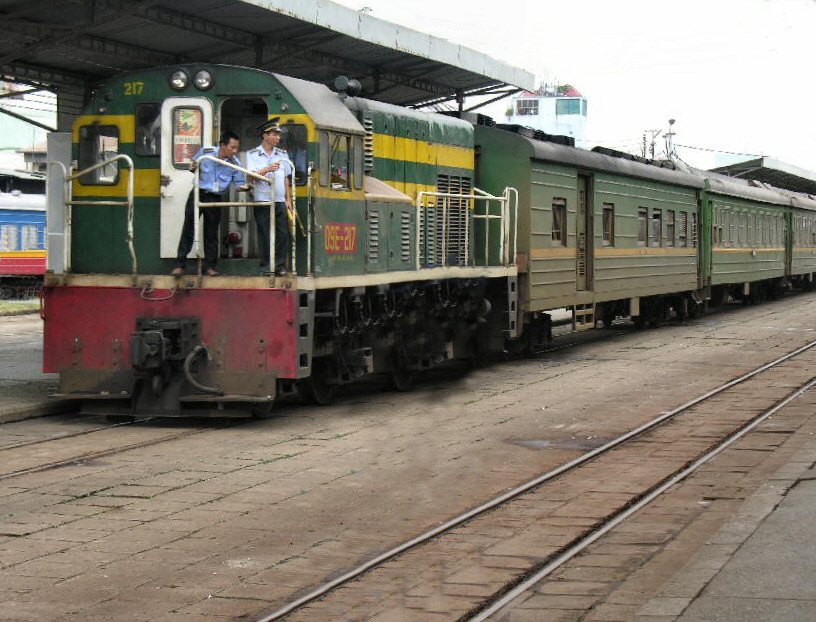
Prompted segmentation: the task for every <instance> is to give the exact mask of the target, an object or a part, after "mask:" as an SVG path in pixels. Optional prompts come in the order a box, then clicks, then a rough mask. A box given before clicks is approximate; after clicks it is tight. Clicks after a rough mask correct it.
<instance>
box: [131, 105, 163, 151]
mask: <svg viewBox="0 0 816 622" xmlns="http://www.w3.org/2000/svg"><path fill="white" fill-rule="evenodd" d="M160 148H161V104H139V105H137V106H136V145H135V150H136V155H140V156H155V155H159V149H160Z"/></svg>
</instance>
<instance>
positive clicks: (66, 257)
mask: <svg viewBox="0 0 816 622" xmlns="http://www.w3.org/2000/svg"><path fill="white" fill-rule="evenodd" d="M119 160H122V161H123V162H124V163H125V164H126V165H127V167H128V180H127V199H126V200H125V201H106V200H90V199H88V200H83V201H75V200H74V198H73V189H72V183H71V182H73V181H74V180H75V179H79V178H80V177H84V176H85V175H87V174H89V173H93V172H94V171H96V170H98V169H100V168H104V167H106V166H108V165H110V164H113V163H114V162H117V161H119ZM55 165H56V166H58V167H59V169H60V170H61V171H62V179H63V183H62V203H63V205H65V212H64V214H63V231H62V234H63V265H64V270H65V272H70V271H71V223H72V218H73V207H74V206H75V205H113V206H117V205H118V206H123V207H127V237H126V242H127V246H128V251H129V252H130V258H131V263H132V271H133V274H136V273H137V271H138V268H139V264H138V261H137V259H136V249H135V248H134V246H133V195H134V192H133V187H134V172H135V169H134V167H133V160H132V159H131V157H130V156H127V155H124V154H120V155H117V156H115V157H113V158H109V159H107V160H103V161H102V162H98V163H96V164H94V165H93V166H89V167H88V168H85V169H82V170H81V171H79V172H77V173H73V174H69V173H68V169H67V167H66V166H65V164H63V163H62V162H49V163H48V170H49V173H50V171H51V167H52V166H55Z"/></svg>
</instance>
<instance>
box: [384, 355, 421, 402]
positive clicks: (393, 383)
mask: <svg viewBox="0 0 816 622" xmlns="http://www.w3.org/2000/svg"><path fill="white" fill-rule="evenodd" d="M415 378H416V372H415V371H414V370H413V369H408V366H407V365H406V364H405V360H404V359H403V357H402V356H401V355H400V353H399V352H394V353H393V354H392V355H391V369H390V370H389V372H388V386H389V387H390V388H391V389H393V390H394V391H399V392H400V393H404V392H405V391H410V390H411V389H413V388H414V380H415Z"/></svg>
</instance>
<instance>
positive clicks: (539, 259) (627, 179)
mask: <svg viewBox="0 0 816 622" xmlns="http://www.w3.org/2000/svg"><path fill="white" fill-rule="evenodd" d="M476 143H477V151H478V154H479V155H478V160H477V183H478V184H479V185H480V186H482V187H484V188H486V189H487V190H490V191H494V192H495V191H496V189H497V186H496V184H497V183H499V182H500V181H501V180H502V179H505V178H506V176H505V175H504V171H511V172H512V177H510V183H511V184H513V185H515V186H516V187H517V188H518V190H519V203H520V206H521V208H520V210H519V223H518V253H519V257H520V259H519V272H520V279H519V280H520V284H519V288H520V296H521V300H522V303H521V305H522V309H523V310H524V311H525V312H527V313H535V312H538V311H546V310H550V309H557V308H561V307H573V308H581V309H582V310H584V316H585V318H586V319H587V320H591V319H594V315H595V313H594V312H595V311H598V309H597V307H598V306H600V307H601V309H600V311H599V312H598V315H599V317H604V318H605V319H607V320H610V321H611V319H610V318H611V317H613V316H614V315H628V314H629V312H630V308H631V310H632V311H633V313H632V314H633V315H639V306H640V302H641V299H645V300H644V302H649V301H650V300H651V299H654V300H657V299H658V298H660V297H662V296H669V295H671V296H673V297H675V298H676V299H677V300H676V301H675V304H677V306H680V305H682V304H683V302H682V300H683V297H684V296H686V295H690V294H691V292H694V291H695V290H697V289H698V287H699V283H698V274H697V266H698V256H699V254H700V249H699V245H698V236H697V229H698V227H697V223H698V216H699V215H698V202H697V196H698V191H699V189H700V188H702V179H701V178H699V177H697V176H695V175H690V174H686V173H682V172H679V171H674V170H669V169H664V168H659V167H656V166H652V165H648V164H644V163H640V162H634V161H629V160H625V159H621V158H616V157H611V156H608V155H603V154H600V153H594V152H588V151H584V150H581V149H575V148H572V147H567V146H563V145H558V144H554V143H550V142H544V141H539V140H534V139H532V138H529V137H527V136H523V135H519V134H517V133H512V132H508V131H504V130H501V129H497V128H492V127H482V126H479V127H477V128H476ZM678 301H679V302H678Z"/></svg>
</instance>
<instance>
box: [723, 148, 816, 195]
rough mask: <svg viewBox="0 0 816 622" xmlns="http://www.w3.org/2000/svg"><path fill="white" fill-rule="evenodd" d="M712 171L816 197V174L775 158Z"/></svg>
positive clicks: (763, 158)
mask: <svg viewBox="0 0 816 622" xmlns="http://www.w3.org/2000/svg"><path fill="white" fill-rule="evenodd" d="M711 170H712V171H713V172H715V173H720V174H722V175H728V176H730V177H742V178H744V179H755V180H756V181H761V182H762V183H765V184H769V185H771V186H775V187H776V188H785V189H787V190H793V191H794V192H802V193H804V194H812V195H816V172H814V171H808V170H806V169H803V168H799V167H798V166H794V165H793V164H786V163H785V162H780V161H779V160H774V159H773V158H765V157H762V158H757V159H755V160H747V161H745V162H739V163H737V164H729V165H728V166H720V167H718V168H714V169H711Z"/></svg>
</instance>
